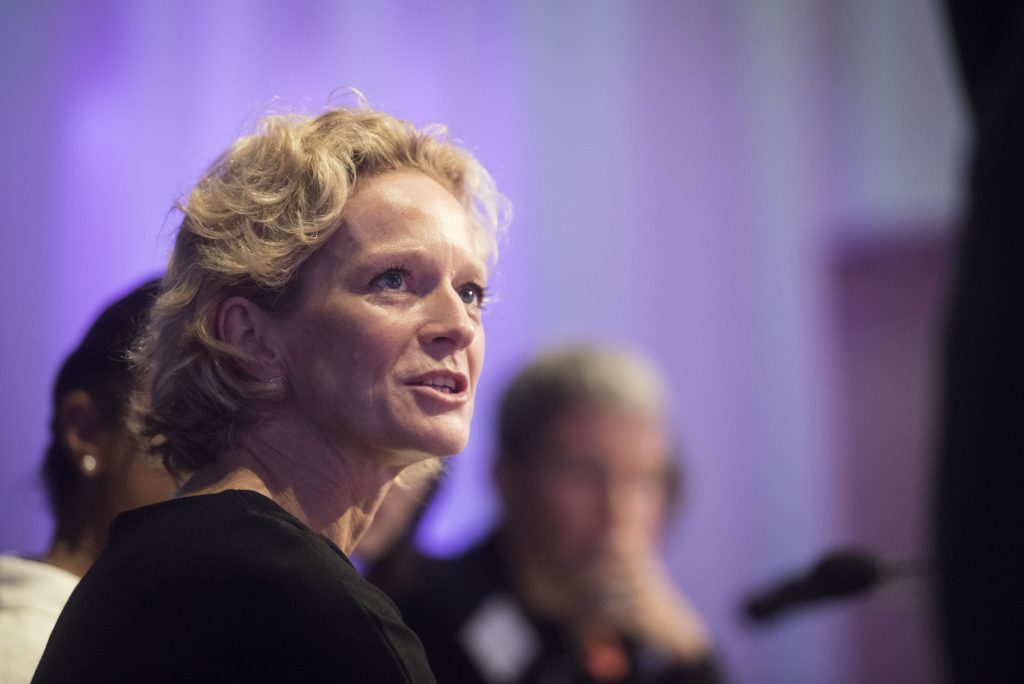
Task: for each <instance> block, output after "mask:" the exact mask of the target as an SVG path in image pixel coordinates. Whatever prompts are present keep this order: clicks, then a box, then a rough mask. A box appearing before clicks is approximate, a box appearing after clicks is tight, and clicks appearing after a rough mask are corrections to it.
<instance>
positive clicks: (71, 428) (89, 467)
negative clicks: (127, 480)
mask: <svg viewBox="0 0 1024 684" xmlns="http://www.w3.org/2000/svg"><path fill="white" fill-rule="evenodd" d="M103 430H104V423H103V415H102V414H101V413H100V410H99V407H98V406H97V405H96V402H95V401H93V398H92V395H90V394H89V393H88V392H86V391H85V390H81V389H75V390H71V391H69V392H65V393H64V395H63V396H62V397H61V398H60V402H59V404H58V407H57V437H58V439H60V441H61V442H62V443H63V445H64V448H65V451H66V453H67V455H68V458H70V459H71V461H72V465H73V466H74V467H75V470H77V471H78V472H79V473H81V474H82V475H84V476H86V477H92V476H94V475H97V474H99V473H100V472H102V471H103V470H104V467H105V465H106V463H105V461H104V454H103V453H102V448H101V444H100V443H101V441H102V433H103Z"/></svg>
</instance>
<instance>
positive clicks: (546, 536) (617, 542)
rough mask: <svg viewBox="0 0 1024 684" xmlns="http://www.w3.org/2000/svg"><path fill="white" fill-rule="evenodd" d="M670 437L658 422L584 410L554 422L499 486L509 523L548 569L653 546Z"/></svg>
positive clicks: (663, 502) (567, 568)
mask: <svg viewBox="0 0 1024 684" xmlns="http://www.w3.org/2000/svg"><path fill="white" fill-rule="evenodd" d="M670 448H671V442H670V438H669V435H668V432H667V430H666V429H665V426H664V425H662V424H661V423H660V422H659V421H656V420H652V419H651V418H648V417H642V416H638V415H635V414H631V413H626V412H623V411H621V410H616V409H600V408H587V409H580V410H575V411H571V412H569V413H567V414H566V415H564V416H563V417H561V418H559V419H558V420H556V421H555V422H554V423H553V424H552V425H551V427H550V428H549V430H548V432H547V434H546V435H544V436H543V437H542V440H541V444H540V447H539V448H538V450H537V451H536V452H535V453H534V454H532V458H531V460H530V461H529V462H527V463H524V464H523V465H522V466H520V467H519V472H518V474H517V475H512V476H510V477H508V478H506V480H507V481H508V482H510V483H511V486H510V487H506V488H504V490H503V491H504V494H505V499H506V508H507V510H508V523H509V524H510V525H512V526H514V527H516V528H517V530H516V532H517V534H516V537H517V538H518V539H522V540H524V543H526V544H528V545H529V546H530V547H532V548H531V549H530V551H531V552H532V553H535V554H537V555H538V557H540V558H543V559H545V561H546V562H547V563H548V564H549V566H550V567H551V569H552V570H554V571H556V572H560V573H563V574H573V573H578V572H579V571H581V570H584V569H586V568H587V567H588V566H592V565H593V564H595V563H598V562H601V561H602V560H604V559H606V558H608V557H609V555H611V556H616V555H626V554H642V553H651V552H653V551H654V550H655V547H656V545H657V541H658V536H659V533H660V530H661V526H662V523H663V521H664V518H665V514H666V508H667V503H668V472H669V463H670V461H669V459H670Z"/></svg>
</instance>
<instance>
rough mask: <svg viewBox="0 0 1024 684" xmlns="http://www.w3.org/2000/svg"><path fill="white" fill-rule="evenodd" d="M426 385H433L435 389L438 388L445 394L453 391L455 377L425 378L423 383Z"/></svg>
mask: <svg viewBox="0 0 1024 684" xmlns="http://www.w3.org/2000/svg"><path fill="white" fill-rule="evenodd" d="M423 384H424V385H426V386H427V387H433V388H434V389H436V390H440V391H442V392H444V393H445V394H451V393H452V392H454V391H455V379H454V378H437V379H435V380H427V381H426V382H425V383H423Z"/></svg>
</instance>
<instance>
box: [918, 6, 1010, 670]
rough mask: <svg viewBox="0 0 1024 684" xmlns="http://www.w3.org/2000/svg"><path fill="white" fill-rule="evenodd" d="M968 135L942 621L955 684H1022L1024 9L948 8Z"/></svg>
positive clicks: (950, 335)
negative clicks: (969, 152) (969, 123)
mask: <svg viewBox="0 0 1024 684" xmlns="http://www.w3.org/2000/svg"><path fill="white" fill-rule="evenodd" d="M947 6H948V10H949V18H950V20H951V24H952V29H953V35H954V40H955V46H956V56H957V58H958V60H959V66H960V69H961V72H962V75H963V78H964V83H965V86H966V93H967V96H968V99H969V104H970V114H971V117H972V121H973V124H974V127H975V131H974V133H975V140H974V147H973V152H972V157H971V167H970V176H969V200H968V209H967V216H966V225H965V226H964V231H963V234H962V236H961V244H960V254H959V263H958V271H957V280H956V285H955V288H954V290H953V296H952V301H951V309H950V312H949V313H950V317H949V323H948V326H949V327H948V329H947V331H946V333H947V337H946V347H945V369H944V370H945V378H944V381H945V388H944V398H943V399H944V405H943V409H942V423H941V426H942V427H941V444H940V448H941V453H940V463H939V480H938V485H939V487H938V502H937V513H938V529H937V538H936V545H937V549H936V550H937V552H938V556H937V560H938V564H939V571H940V586H939V599H940V603H939V609H940V618H941V624H942V629H943V633H944V634H943V635H944V639H945V647H946V652H947V655H948V662H949V666H950V672H951V675H952V680H953V681H955V682H1021V681H1024V667H1022V663H1024V649H1022V648H1021V644H1024V629H1022V616H1024V605H1022V604H1024V601H1022V597H1024V573H1022V572H1021V569H1022V562H1021V560H1022V558H1024V543H1022V540H1024V528H1022V525H1021V522H1022V520H1024V516H1022V512H1024V477H1022V463H1024V3H1020V2H1017V1H1015V0H1014V1H1002V2H993V1H989V2H982V3H977V2H972V1H970V0H948V1H947Z"/></svg>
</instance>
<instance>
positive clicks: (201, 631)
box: [35, 108, 506, 682]
mask: <svg viewBox="0 0 1024 684" xmlns="http://www.w3.org/2000/svg"><path fill="white" fill-rule="evenodd" d="M182 210H183V212H184V214H185V218H184V220H183V222H182V224H181V227H180V229H179V232H178V235H177V239H176V243H175V246H174V250H173V253H172V255H171V259H170V263H169V267H168V271H167V275H166V277H165V279H164V283H163V288H162V290H163V291H162V294H161V295H160V297H159V299H158V300H157V302H156V304H155V306H154V309H153V313H152V316H151V320H150V323H149V326H148V328H147V333H146V335H145V336H144V338H143V340H142V342H141V343H140V346H139V349H138V351H137V355H136V356H137V361H138V363H139V365H140V367H141V368H142V369H143V371H145V376H146V378H147V383H146V386H147V389H146V391H145V392H142V393H140V395H139V396H138V397H137V399H138V401H137V404H138V409H139V416H140V420H139V428H138V429H139V432H140V434H141V435H142V436H143V437H144V438H146V439H148V440H150V444H151V449H152V451H153V452H154V453H156V454H158V455H159V456H161V457H162V458H163V461H164V463H165V465H166V466H167V467H168V469H169V470H171V471H172V472H174V473H177V474H178V475H179V476H180V477H181V478H182V479H183V480H184V481H185V484H184V485H183V487H182V489H181V490H180V494H181V496H180V497H179V498H177V499H176V500H173V501H170V502H168V503H165V504H160V505H156V506H150V507H147V508H144V509H140V510H138V511H135V512H132V513H129V514H126V515H123V516H121V517H120V518H119V519H118V520H117V521H115V523H114V526H113V528H112V530H111V537H110V543H109V545H108V547H107V551H106V552H105V553H104V555H103V556H102V557H101V558H100V559H99V561H98V562H97V563H96V565H94V566H93V570H92V571H91V572H90V573H89V574H88V575H86V577H85V578H84V579H83V581H82V583H81V584H80V585H79V589H78V590H77V591H76V593H75V594H74V595H73V596H72V598H71V600H70V601H69V603H68V607H67V608H66V609H65V611H64V613H63V614H62V616H61V618H60V620H59V621H58V624H57V627H56V628H55V630H54V634H53V636H52V637H51V640H50V643H49V644H48V646H47V650H46V652H45V653H44V656H43V660H42V663H41V664H40V667H39V669H38V670H37V673H36V679H35V681H38V682H49V681H76V682H86V681H99V680H104V681H108V680H110V679H111V678H117V679H124V680H130V681H147V682H154V681H185V680H190V681H191V680H197V679H198V680H200V681H202V680H209V681H226V680H230V681H275V682H276V681H355V682H360V681H367V682H370V681H372V682H392V681H395V682H398V681H402V682H404V681H416V682H419V681H433V676H432V675H431V673H430V669H429V667H428V665H427V662H426V658H425V656H424V654H423V651H422V648H421V647H420V645H419V642H418V640H417V639H416V637H415V636H414V635H413V634H412V632H410V631H409V630H408V628H406V627H405V626H404V625H403V624H402V621H401V618H400V617H399V615H398V613H397V611H396V609H395V608H394V606H393V604H391V603H390V602H389V601H388V600H387V599H386V598H385V597H384V596H383V595H382V594H381V593H380V592H379V591H377V590H376V589H374V588H373V587H372V586H371V585H369V584H368V583H366V582H364V581H363V580H361V579H360V578H359V577H358V575H357V574H356V572H355V570H354V569H353V567H352V565H351V563H349V561H348V559H347V557H346V554H348V553H350V552H351V551H352V550H353V548H354V547H355V544H356V543H357V541H358V540H359V537H360V535H361V534H362V533H363V531H364V530H365V529H366V528H367V526H368V525H369V524H370V521H371V520H372V518H373V514H374V511H375V510H376V508H377V506H378V504H379V503H380V501H381V499H382V498H383V497H384V495H385V494H386V493H387V491H388V488H389V487H390V486H391V485H392V483H393V482H394V481H395V480H396V478H398V477H399V475H400V474H406V475H407V474H408V473H409V472H410V470H412V469H420V470H423V469H428V470H429V469H431V468H432V467H433V466H432V464H433V463H436V459H437V458H438V457H441V456H447V455H451V454H454V453H456V452H458V451H460V450H461V449H462V448H463V447H464V446H465V444H466V441H467V439H468V436H469V421H470V417H471V415H472V412H473V397H474V392H475V389H476V383H477V379H478V378H479V373H480V367H481V363H482V361H483V350H484V338H483V330H482V321H481V308H482V306H483V300H484V296H485V284H486V280H487V272H488V267H487V265H488V261H489V260H490V259H491V258H492V257H493V255H494V252H495V244H496V239H497V236H498V231H499V230H500V229H501V228H502V227H503V222H504V216H505V213H506V212H505V208H504V201H503V199H502V198H501V197H500V196H499V195H498V194H497V192H496V191H495V190H494V187H493V184H492V183H491V180H490V178H489V176H488V175H487V173H486V171H485V170H484V169H483V168H482V167H481V166H480V165H479V164H478V163H477V162H476V161H475V160H474V159H473V158H472V157H471V156H470V155H469V154H467V153H466V152H464V151H462V150H460V149H459V148H457V147H455V146H453V145H452V144H450V143H448V142H446V141H445V140H444V139H443V138H442V137H440V135H439V134H438V132H437V131H433V132H432V131H420V130H417V129H415V128H414V127H413V126H411V125H410V124H408V123H405V122H401V121H398V120H396V119H394V118H392V117H390V116H387V115H384V114H381V113H378V112H374V111H370V110H367V109H344V108H342V109H334V110H331V111H328V112H326V113H324V114H322V115H320V116H318V117H316V118H313V119H309V118H304V117H268V118H267V119H265V120H264V122H263V125H262V127H261V130H260V131H259V132H257V133H256V134H255V135H252V136H248V137H244V138H242V139H240V140H238V141H236V142H235V143H234V145H232V147H231V148H230V149H229V150H228V151H227V152H226V153H225V154H224V155H223V156H222V157H221V158H220V159H219V160H218V161H217V162H216V163H215V165H214V166H213V168H212V169H211V170H210V171H209V172H208V173H207V175H206V176H205V177H204V178H203V179H202V180H201V181H200V182H199V184H198V185H197V187H196V188H195V189H194V190H193V192H192V194H191V196H190V197H189V199H188V201H187V203H186V204H185V206H184V207H182ZM403 476H404V475H403Z"/></svg>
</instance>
